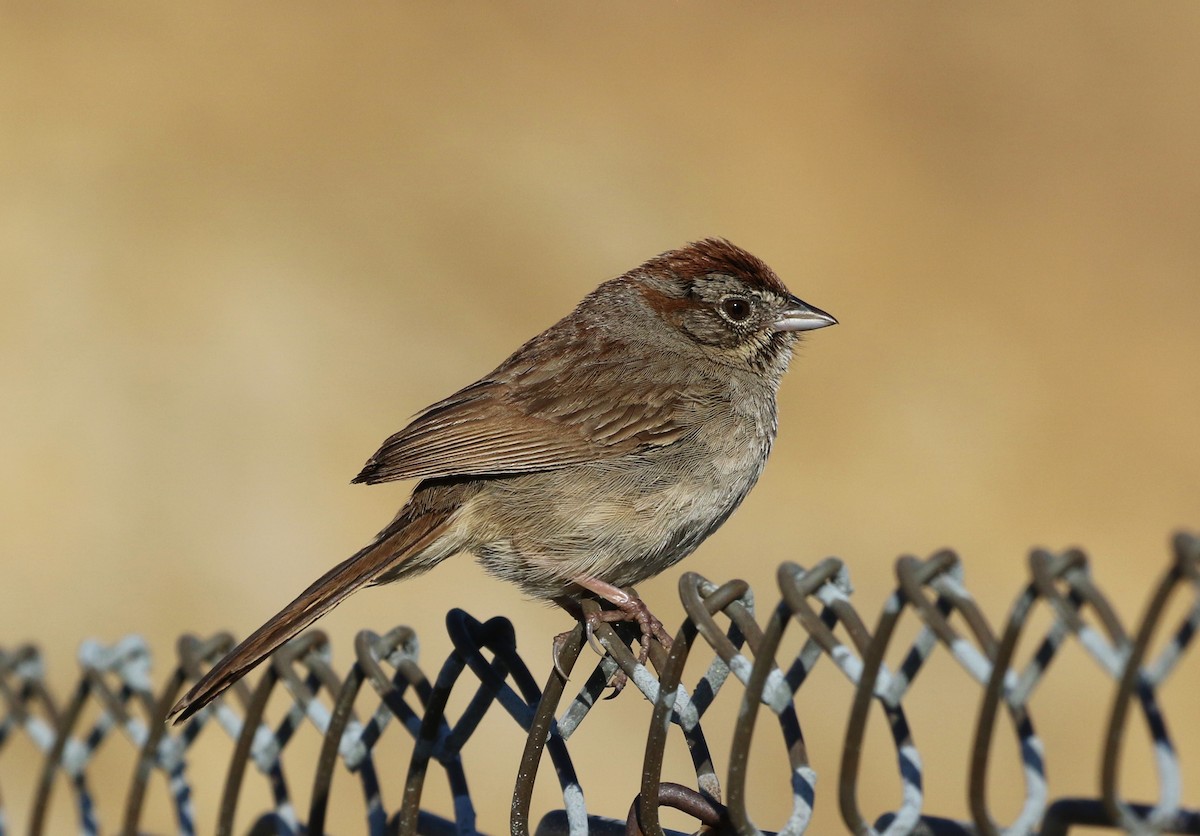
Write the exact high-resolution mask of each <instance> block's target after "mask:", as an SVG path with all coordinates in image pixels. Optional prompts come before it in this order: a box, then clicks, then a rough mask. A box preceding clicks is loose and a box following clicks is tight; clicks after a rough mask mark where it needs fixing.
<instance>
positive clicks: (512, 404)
mask: <svg viewBox="0 0 1200 836" xmlns="http://www.w3.org/2000/svg"><path fill="white" fill-rule="evenodd" d="M835 324H837V320H836V319H835V318H834V317H833V316H831V315H830V314H828V313H826V312H825V311H822V310H821V309H819V308H816V307H814V306H812V305H809V304H807V303H805V302H803V301H801V300H800V299H798V298H797V297H795V296H793V295H792V294H791V292H790V291H789V290H788V289H787V287H786V286H785V285H784V283H783V281H782V280H780V278H779V277H778V276H777V275H776V274H775V272H774V271H772V270H771V268H770V267H768V266H767V265H766V264H765V263H764V262H763V261H762V260H760V259H759V258H758V257H756V256H754V255H752V254H751V253H749V252H748V251H746V250H744V249H742V248H741V247H738V246H736V245H735V244H732V243H731V242H729V241H728V240H726V239H723V238H706V239H704V240H700V241H695V242H692V243H690V244H687V245H686V246H683V247H680V248H678V249H675V250H671V251H668V252H664V253H662V254H660V255H657V256H655V257H653V258H650V259H649V260H647V261H645V262H644V263H642V264H641V265H639V266H637V267H635V268H633V269H632V270H629V271H628V272H626V273H624V274H622V275H620V276H617V277H616V278H613V279H610V280H608V281H605V282H603V283H602V284H600V285H599V286H598V287H597V288H596V289H595V290H594V291H592V292H591V293H589V294H588V295H587V296H585V297H584V299H583V300H582V301H581V302H580V303H579V304H578V305H577V306H576V307H575V309H574V310H573V311H572V312H571V313H570V314H568V315H567V316H566V317H564V318H563V319H561V320H559V321H558V322H557V323H555V324H554V325H552V326H551V327H550V328H548V329H547V330H545V331H544V332H542V333H541V334H538V335H537V336H536V337H534V338H532V339H531V340H529V341H528V342H526V343H525V344H524V345H523V346H521V347H520V348H519V349H517V350H516V352H514V353H513V354H512V355H511V356H510V357H508V359H506V360H505V361H504V362H502V363H501V364H500V365H499V366H497V367H496V369H495V370H494V371H492V372H490V373H489V374H487V375H484V376H483V377H482V378H480V379H479V380H477V381H475V382H474V383H471V384H470V385H468V386H465V387H463V388H462V389H459V390H458V391H457V392H455V393H454V394H452V395H450V396H449V397H447V398H445V399H444V400H441V401H438V402H437V403H435V404H433V405H432V406H430V407H428V408H427V409H425V410H424V411H422V412H420V413H418V414H417V415H416V417H415V418H414V419H413V420H412V421H411V423H409V424H408V426H406V427H405V428H404V429H402V430H400V431H399V432H397V433H395V434H394V435H392V436H391V437H389V438H388V439H387V440H386V441H384V442H383V444H382V446H381V447H380V448H379V449H378V451H377V452H376V453H375V454H374V455H372V456H371V457H370V459H368V460H367V462H366V464H365V465H364V466H363V468H362V470H361V471H360V472H359V474H358V475H357V476H356V477H355V478H354V479H353V482H354V483H365V484H371V485H374V484H379V483H382V482H390V481H394V480H410V479H417V480H420V481H419V483H418V484H417V486H416V488H415V489H414V490H413V492H412V494H411V496H410V498H409V499H408V501H407V502H406V503H405V504H404V505H403V507H401V508H400V510H399V512H398V513H397V514H396V516H395V517H394V518H393V519H392V521H391V522H390V523H389V524H388V525H387V526H385V527H384V528H383V529H382V530H381V531H380V532H379V533H378V534H377V535H376V536H375V538H374V539H372V540H371V542H370V543H368V544H367V545H366V546H365V547H364V548H362V549H361V550H360V551H358V552H357V553H356V554H354V555H352V556H351V557H350V558H348V559H346V560H344V561H343V562H341V563H339V564H338V565H336V566H334V567H333V568H332V569H330V570H329V571H328V572H326V573H325V574H324V575H322V576H321V577H320V578H318V579H317V580H316V581H314V582H313V583H312V584H311V585H310V586H309V587H308V588H307V589H305V590H304V591H303V592H302V593H300V595H299V596H298V597H297V598H296V599H295V600H294V601H292V602H291V603H290V604H288V605H287V606H286V607H284V609H283V610H281V611H280V612H279V613H278V614H277V615H275V616H274V617H273V618H271V619H270V620H269V621H268V622H266V623H265V624H264V625H263V626H261V627H259V628H258V629H257V630H255V631H254V632H253V633H252V634H251V635H250V636H249V637H247V638H246V639H245V640H244V641H243V642H241V644H239V645H237V646H236V647H235V648H234V649H233V650H231V651H230V652H229V653H228V654H227V655H226V656H225V657H224V658H222V659H221V660H220V661H218V662H217V663H216V664H215V665H214V666H213V667H212V668H211V669H210V670H209V671H208V672H207V673H206V674H205V675H204V676H203V677H201V678H200V679H199V680H198V681H197V682H196V684H195V685H194V686H193V687H192V688H191V689H190V690H189V691H188V692H187V693H186V694H185V695H184V696H183V697H182V698H181V699H180V700H179V701H178V702H177V703H176V704H175V706H174V707H173V708H172V709H171V712H170V714H169V717H172V718H174V721H175V722H176V723H179V722H182V721H184V720H186V719H187V718H189V717H191V716H192V715H193V714H195V713H196V712H197V711H199V710H200V709H201V708H203V707H204V706H206V705H207V704H209V703H210V702H211V701H212V700H214V699H215V698H216V697H217V696H218V695H220V694H221V693H222V692H223V691H224V690H225V689H226V688H228V687H230V686H231V685H232V684H233V683H234V682H236V681H237V680H238V679H240V678H241V677H242V676H243V675H244V674H246V673H247V672H248V671H249V670H250V669H252V668H253V667H254V666H256V665H257V664H259V663H260V662H261V661H262V660H263V659H265V658H266V657H267V656H269V655H270V654H271V653H272V652H273V651H275V650H276V649H277V648H279V647H280V646H281V645H283V644H284V643H285V642H287V641H288V640H289V639H291V638H292V637H294V636H295V635H296V634H298V633H299V632H301V631H302V630H303V629H305V628H306V627H308V626H309V625H310V624H312V623H313V622H314V621H315V620H317V619H318V618H320V617H321V616H322V615H324V614H325V613H327V612H329V611H330V610H331V609H332V608H333V607H334V606H336V605H337V604H338V603H340V602H341V601H342V600H343V599H345V598H346V596H348V595H349V594H350V593H352V592H354V591H355V590H357V589H359V588H360V587H363V586H367V585H371V586H375V585H380V584H386V583H391V582H394V581H399V580H402V579H405V578H410V577H413V576H414V575H418V574H420V573H423V572H425V571H427V570H429V569H432V568H433V567H434V566H435V565H437V564H438V563H440V562H441V561H443V560H445V559H446V558H448V557H451V556H452V555H455V554H458V553H463V552H466V553H471V554H473V555H474V556H475V558H476V559H477V560H478V562H479V563H480V564H481V565H482V567H483V568H484V570H486V571H487V572H488V573H489V574H491V575H494V576H496V577H498V578H500V579H502V580H505V581H509V582H511V583H514V584H516V585H517V586H518V587H520V589H521V590H522V591H523V592H524V593H525V594H526V595H527V596H529V597H531V598H533V599H539V600H546V601H556V602H558V603H560V604H562V605H563V606H565V607H568V608H569V609H570V608H571V607H572V602H577V601H578V600H579V598H580V597H581V596H583V595H586V594H589V593H590V594H592V595H595V596H598V597H599V598H601V599H604V600H606V601H608V602H610V603H611V604H613V605H614V606H615V608H616V609H615V610H613V609H608V610H605V611H604V612H603V614H602V616H601V618H602V620H606V621H612V620H631V621H637V622H639V623H640V625H641V627H642V631H643V639H642V645H643V647H645V646H646V644H647V642H646V638H647V635H649V634H653V635H655V636H661V637H663V638H665V633H664V632H663V631H662V627H661V623H660V622H658V621H657V619H655V618H654V617H653V615H652V614H651V613H650V611H649V608H648V607H647V606H646V605H645V603H644V602H643V601H642V600H641V599H640V597H639V596H637V594H636V593H635V592H634V591H632V590H631V589H629V588H630V587H632V586H633V585H635V584H637V583H639V582H641V581H644V580H646V579H648V578H651V577H653V576H655V575H658V574H660V573H661V572H663V571H665V570H666V569H668V568H670V567H671V566H673V565H675V564H676V563H677V562H679V561H680V560H682V559H683V558H684V557H686V556H688V555H689V554H691V553H692V552H693V551H694V550H695V549H696V548H697V546H699V545H700V544H701V542H703V541H704V540H705V538H707V537H708V536H709V535H710V534H712V533H713V532H714V531H715V530H716V529H717V528H718V527H719V526H720V525H721V524H722V523H724V522H725V520H726V519H728V517H729V516H730V514H732V513H733V512H734V511H735V510H736V509H737V507H738V506H739V505H740V504H741V502H742V500H743V499H744V498H745V497H746V495H747V494H748V493H749V491H750V490H751V488H753V487H754V485H755V483H756V482H757V481H758V478H759V475H760V474H761V473H762V471H763V467H764V465H765V464H766V461H767V457H768V455H769V454H770V451H771V446H772V444H773V442H774V439H775V435H776V431H777V428H778V421H777V414H776V394H777V392H778V389H779V384H780V380H781V379H782V377H783V374H784V372H785V371H786V370H787V367H788V364H789V362H790V360H791V357H792V353H793V348H794V346H795V344H796V341H797V339H798V338H799V337H800V335H801V334H802V333H803V332H805V331H810V330H815V329H818V328H824V327H826V326H830V325H835ZM573 611H574V612H576V613H578V612H579V610H578V607H577V604H576V605H575V609H574V610H573Z"/></svg>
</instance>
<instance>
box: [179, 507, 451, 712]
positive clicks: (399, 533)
mask: <svg viewBox="0 0 1200 836" xmlns="http://www.w3.org/2000/svg"><path fill="white" fill-rule="evenodd" d="M447 522H448V520H447V515H446V514H439V513H427V514H424V515H422V516H419V517H417V518H416V519H413V518H410V517H405V516H404V515H403V514H401V515H400V516H399V517H397V519H396V520H395V521H393V522H392V524H391V525H389V526H388V527H387V528H385V529H384V530H383V531H381V532H379V535H378V536H377V537H376V538H375V539H374V540H373V541H372V542H371V543H370V544H369V545H367V546H366V547H365V548H363V549H362V550H360V551H359V552H358V553H357V554H355V555H353V556H352V557H350V558H348V559H346V560H344V561H342V562H341V563H339V564H338V565H337V566H334V567H333V568H332V569H330V570H329V571H328V572H326V573H325V574H324V575H322V576H321V577H319V578H318V579H317V580H316V581H314V582H313V583H312V584H311V585H310V586H309V587H308V589H306V590H304V591H303V592H301V593H300V595H299V596H297V597H296V600H294V601H292V603H290V604H288V605H287V606H286V607H284V608H283V609H282V610H281V611H280V612H279V613H277V614H276V615H275V616H274V617H273V618H272V619H271V620H270V621H268V622H267V623H266V624H264V625H263V626H261V627H259V628H258V629H257V630H255V631H254V632H253V633H251V634H250V635H249V636H248V637H247V638H246V639H245V640H244V641H243V642H242V643H241V644H239V645H238V646H237V647H235V648H234V649H233V650H231V651H229V653H227V654H226V655H225V657H224V658H223V659H221V661H220V662H218V663H217V664H216V665H214V666H213V667H212V669H211V670H209V672H208V673H206V674H205V675H204V676H203V677H202V678H201V679H200V681H199V682H197V683H196V684H195V685H193V686H192V688H191V690H190V691H188V692H187V693H186V694H185V695H184V696H183V698H182V699H181V700H179V702H177V703H175V706H174V707H173V708H172V709H171V711H170V713H169V714H168V715H167V717H168V719H171V720H173V721H174V722H175V723H181V722H183V721H184V720H186V719H187V718H189V717H191V716H192V715H193V714H195V713H196V712H197V711H199V710H200V709H202V708H204V706H206V705H208V704H209V703H210V702H212V701H213V700H214V699H216V698H217V697H218V696H219V695H220V694H221V693H222V692H223V691H225V689H227V688H228V687H229V686H231V685H233V683H235V682H237V681H238V680H239V679H241V678H242V677H243V676H244V675H245V674H246V673H247V672H249V671H250V670H251V669H252V668H254V667H255V666H256V665H258V664H259V663H260V662H262V660H263V659H265V658H267V657H268V656H270V655H271V654H272V653H274V652H275V651H276V650H278V649H279V647H280V646H282V645H284V644H286V643H287V642H288V641H289V640H290V639H291V638H293V637H294V636H295V635H296V634H298V633H299V632H300V631H302V630H303V629H304V628H306V627H308V625H310V624H312V623H313V622H314V621H316V620H317V619H318V618H320V617H321V616H323V615H324V614H325V613H327V612H329V611H330V610H331V609H333V608H334V607H335V606H337V605H338V604H339V603H340V602H341V601H342V599H343V598H345V597H346V596H347V595H349V594H350V593H351V592H354V591H355V590H356V589H358V588H359V587H361V586H363V585H364V584H367V583H370V582H371V581H372V580H374V579H376V578H378V577H379V576H380V575H381V574H383V573H384V572H385V571H386V572H388V573H389V574H392V572H395V571H396V569H397V568H399V567H398V566H397V564H403V563H404V562H406V561H408V560H409V559H410V558H412V557H414V556H417V555H419V554H420V553H421V552H422V551H423V550H425V549H426V548H428V547H429V546H430V545H431V544H432V543H433V542H434V541H435V540H437V538H438V537H439V536H441V534H442V533H443V532H444V531H445V530H446V526H447ZM429 565H432V564H429ZM425 568H428V565H425V566H414V567H413V569H414V570H416V571H420V570H422V569H425ZM389 570H390V571H389ZM401 574H407V573H403V572H402V573H401Z"/></svg>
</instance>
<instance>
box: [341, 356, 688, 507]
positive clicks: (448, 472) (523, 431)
mask: <svg viewBox="0 0 1200 836" xmlns="http://www.w3.org/2000/svg"><path fill="white" fill-rule="evenodd" d="M513 360H516V356H514V358H513ZM554 367H555V370H556V372H557V373H556V374H554V375H552V376H551V375H549V374H548V370H547V369H546V368H537V369H528V367H526V369H528V370H526V369H522V368H519V367H518V368H514V363H513V362H512V361H511V360H510V362H509V363H507V364H506V365H505V366H502V367H501V368H500V369H497V371H496V373H494V376H493V377H489V378H487V379H484V380H481V381H479V382H478V383H474V384H472V385H471V386H468V387H467V388H465V389H463V390H462V391H460V392H458V393H456V394H454V395H452V396H450V397H449V398H447V399H446V400H444V401H441V402H440V403H437V404H434V405H433V406H431V407H430V408H429V409H427V410H425V412H423V413H422V414H421V415H419V416H417V418H416V419H415V420H414V421H413V422H412V423H411V424H409V425H408V426H407V427H405V428H404V429H403V430H401V431H400V432H398V433H396V434H395V435H393V436H392V437H391V438H389V439H388V440H387V441H385V442H384V443H383V446H382V447H380V448H379V450H378V452H376V453H375V455H374V456H372V457H371V459H370V460H369V461H368V462H367V464H366V465H365V466H364V467H363V469H362V472H361V473H359V474H358V476H356V477H355V479H354V481H355V482H366V483H368V484H375V483H378V482H387V481H390V480H393V479H427V478H436V477H443V476H466V475H479V474H504V473H522V472H528V471H534V470H553V469H555V468H559V467H566V466H569V465H575V464H582V463H584V462H591V461H598V460H601V459H607V458H612V457H615V456H621V455H625V454H628V453H634V452H637V451H639V450H641V449H646V448H651V447H661V446H664V445H667V444H671V443H673V442H675V441H678V440H679V439H680V438H681V437H682V436H683V435H684V434H685V433H686V432H687V431H688V429H689V428H690V427H692V426H694V425H695V424H696V423H697V422H698V421H699V420H702V414H703V412H704V409H703V406H702V404H701V402H699V401H698V400H697V399H696V398H695V397H694V396H689V395H683V394H682V390H683V389H684V388H686V387H682V386H676V387H672V388H667V387H662V386H655V385H649V384H645V383H637V382H634V381H631V380H630V379H629V378H630V377H631V376H630V375H629V373H628V371H627V369H626V368H624V367H623V366H617V365H615V364H611V363H609V364H589V365H584V366H575V367H572V366H570V365H569V364H566V363H562V364H554ZM599 393H603V394H599Z"/></svg>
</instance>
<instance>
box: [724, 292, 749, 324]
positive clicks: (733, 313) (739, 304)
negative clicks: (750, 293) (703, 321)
mask: <svg viewBox="0 0 1200 836" xmlns="http://www.w3.org/2000/svg"><path fill="white" fill-rule="evenodd" d="M721 310H722V311H723V312H724V314H725V316H727V317H729V318H730V320H732V321H733V322H744V321H745V320H746V317H748V316H750V303H749V302H748V301H747V300H745V299H743V298H742V297H740V296H728V297H726V298H725V299H722V300H721Z"/></svg>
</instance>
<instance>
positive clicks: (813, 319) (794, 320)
mask: <svg viewBox="0 0 1200 836" xmlns="http://www.w3.org/2000/svg"><path fill="white" fill-rule="evenodd" d="M837 324H838V321H837V320H836V319H834V318H833V317H832V316H830V315H829V314H827V313H825V311H823V310H821V309H820V308H814V307H813V306H812V305H809V304H807V303H805V302H801V301H800V300H799V299H797V298H796V297H795V296H792V297H790V298H789V299H788V305H787V307H786V308H784V310H783V312H782V313H781V314H779V318H778V319H777V320H775V322H774V323H773V324H772V327H773V328H774V329H775V330H776V331H815V330H816V329H817V328H824V327H825V326H827V325H837Z"/></svg>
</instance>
